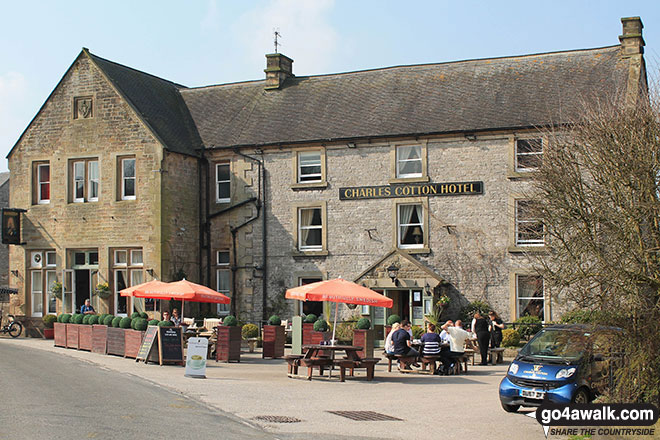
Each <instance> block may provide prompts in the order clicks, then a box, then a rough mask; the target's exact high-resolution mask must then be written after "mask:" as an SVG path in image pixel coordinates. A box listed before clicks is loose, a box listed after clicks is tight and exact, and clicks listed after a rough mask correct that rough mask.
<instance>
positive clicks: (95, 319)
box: [87, 315, 99, 325]
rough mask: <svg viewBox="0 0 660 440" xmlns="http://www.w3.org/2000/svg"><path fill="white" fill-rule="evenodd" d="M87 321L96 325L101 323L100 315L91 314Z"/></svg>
mask: <svg viewBox="0 0 660 440" xmlns="http://www.w3.org/2000/svg"><path fill="white" fill-rule="evenodd" d="M87 323H88V324H89V325H94V324H98V323H99V316H98V315H89V319H88V320H87Z"/></svg>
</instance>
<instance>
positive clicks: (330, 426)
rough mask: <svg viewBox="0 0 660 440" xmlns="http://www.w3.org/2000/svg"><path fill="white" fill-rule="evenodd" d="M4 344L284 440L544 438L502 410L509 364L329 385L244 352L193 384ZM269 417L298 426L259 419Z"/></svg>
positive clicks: (23, 342) (105, 359) (165, 370)
mask: <svg viewBox="0 0 660 440" xmlns="http://www.w3.org/2000/svg"><path fill="white" fill-rule="evenodd" d="M5 343H8V344H14V345H15V346H20V347H22V348H24V349H36V350H47V351H51V352H54V353H59V354H60V355H62V356H69V357H72V358H76V359H78V360H80V361H83V362H86V363H88V364H89V365H90V367H99V368H104V369H109V370H113V371H117V372H119V373H122V374H126V375H131V376H134V377H137V378H140V379H142V380H145V381H148V382H151V383H152V384H154V385H156V386H160V387H164V388H167V389H169V390H171V391H173V392H176V393H180V394H182V395H184V396H187V397H190V398H192V399H195V400H197V401H199V402H201V403H203V404H205V405H207V406H209V407H211V408H216V409H218V410H220V411H222V412H223V414H225V413H226V414H230V415H231V416H233V417H236V418H237V420H243V421H245V422H246V423H249V424H250V425H257V426H260V427H261V428H263V429H264V430H265V431H266V432H270V433H274V434H279V435H278V436H281V437H283V438H287V437H299V436H300V434H303V433H306V434H324V436H326V435H327V436H330V437H332V436H345V437H349V438H380V439H383V438H394V437H398V438H403V437H405V438H411V439H418V438H428V437H429V434H431V433H433V434H439V435H441V436H442V437H445V438H447V437H448V438H472V437H474V436H475V435H479V436H481V435H485V436H487V437H488V438H489V440H493V439H535V438H538V439H541V438H544V437H543V431H542V428H541V426H540V425H539V424H538V423H537V422H536V420H534V419H532V418H529V417H526V416H525V415H524V414H525V412H529V411H525V412H523V411H521V412H519V413H516V414H510V413H506V412H505V411H504V410H503V409H502V408H501V407H500V402H499V397H498V386H499V382H500V380H501V379H502V377H504V375H505V374H506V370H507V367H508V363H507V362H505V363H504V364H500V365H496V366H490V365H489V366H478V365H475V366H470V368H469V371H468V374H462V375H459V376H429V375H421V374H402V373H399V372H398V371H396V369H395V368H393V371H392V372H391V373H388V372H387V362H386V361H384V360H383V361H381V362H380V364H378V365H377V366H376V371H375V379H374V380H373V381H372V382H368V381H366V379H365V374H364V371H356V376H355V377H353V378H347V379H346V382H344V383H341V382H339V377H338V376H339V372H338V371H335V372H334V374H333V377H332V378H330V379H328V378H327V377H324V378H317V376H314V378H313V380H312V381H307V380H305V379H302V378H300V379H298V378H289V377H287V374H286V373H287V365H286V362H285V361H284V360H280V359H275V360H271V359H262V358H261V352H260V351H256V352H255V353H246V352H244V353H242V354H241V362H240V363H216V362H215V361H209V362H208V366H207V370H206V375H207V378H206V379H193V378H189V377H185V376H184V368H182V367H180V366H174V365H164V366H160V365H157V364H153V363H150V364H145V363H143V362H135V361H134V360H133V359H125V358H122V357H117V356H110V355H105V356H104V355H99V354H96V353H90V352H86V351H77V350H72V349H65V348H59V347H54V345H53V341H52V340H44V339H33V338H18V339H14V340H11V339H7V338H0V344H5ZM303 370H304V369H303V368H301V369H300V373H305V372H304V371H303ZM316 373H317V372H316V371H315V374H316ZM328 411H374V412H377V413H380V414H384V415H387V416H391V417H394V418H397V419H400V420H385V421H354V420H351V419H348V418H345V417H342V416H339V415H335V414H331V413H329V412H328ZM263 416H279V417H287V418H294V419H298V420H299V422H293V423H270V422H264V421H260V420H259V418H260V417H263Z"/></svg>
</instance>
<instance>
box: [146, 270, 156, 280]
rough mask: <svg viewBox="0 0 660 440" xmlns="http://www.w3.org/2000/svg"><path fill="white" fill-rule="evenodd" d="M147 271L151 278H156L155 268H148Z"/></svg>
mask: <svg viewBox="0 0 660 440" xmlns="http://www.w3.org/2000/svg"><path fill="white" fill-rule="evenodd" d="M147 273H148V274H149V276H150V277H151V278H155V277H154V270H153V269H147Z"/></svg>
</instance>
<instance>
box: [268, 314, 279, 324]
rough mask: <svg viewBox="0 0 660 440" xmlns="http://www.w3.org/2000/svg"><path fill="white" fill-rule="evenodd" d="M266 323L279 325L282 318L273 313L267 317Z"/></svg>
mask: <svg viewBox="0 0 660 440" xmlns="http://www.w3.org/2000/svg"><path fill="white" fill-rule="evenodd" d="M268 324H269V325H280V324H282V320H281V319H280V317H279V316H277V315H273V316H271V317H270V318H268Z"/></svg>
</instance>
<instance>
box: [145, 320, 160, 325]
mask: <svg viewBox="0 0 660 440" xmlns="http://www.w3.org/2000/svg"><path fill="white" fill-rule="evenodd" d="M159 322H160V321H159V320H157V319H152V320H151V321H149V322H148V323H147V324H148V325H158V323H159Z"/></svg>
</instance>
